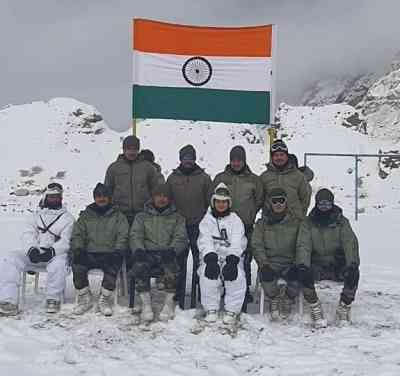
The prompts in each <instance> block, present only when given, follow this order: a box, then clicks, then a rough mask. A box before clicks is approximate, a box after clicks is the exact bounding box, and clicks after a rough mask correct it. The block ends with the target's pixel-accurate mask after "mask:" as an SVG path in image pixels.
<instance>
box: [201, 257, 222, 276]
mask: <svg viewBox="0 0 400 376" xmlns="http://www.w3.org/2000/svg"><path fill="white" fill-rule="evenodd" d="M203 260H204V262H205V263H206V270H205V271H204V275H205V276H206V277H207V278H208V279H213V280H216V279H218V277H219V273H220V272H221V269H220V267H219V265H218V255H217V254H216V253H215V252H210V253H207V254H206V255H205V256H204V259H203Z"/></svg>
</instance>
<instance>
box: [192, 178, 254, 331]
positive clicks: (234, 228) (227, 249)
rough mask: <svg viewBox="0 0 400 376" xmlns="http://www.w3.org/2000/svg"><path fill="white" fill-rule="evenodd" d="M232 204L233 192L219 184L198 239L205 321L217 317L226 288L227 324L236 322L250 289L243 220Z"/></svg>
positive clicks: (225, 317)
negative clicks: (244, 261) (245, 258)
mask: <svg viewBox="0 0 400 376" xmlns="http://www.w3.org/2000/svg"><path fill="white" fill-rule="evenodd" d="M231 206H232V198H231V193H230V191H229V189H228V187H227V186H226V185H225V184H224V183H220V184H219V185H218V186H217V187H216V188H215V191H214V194H213V195H212V197H211V207H210V208H209V209H208V211H207V213H206V215H205V216H204V218H203V220H202V221H201V222H200V236H199V239H198V247H199V251H200V266H199V269H198V275H199V278H200V291H201V303H202V305H203V307H204V309H205V311H206V316H205V321H207V322H215V321H216V320H217V317H218V311H219V307H220V299H221V290H222V288H223V287H224V288H225V301H224V303H225V304H224V305H225V312H224V317H223V322H224V324H226V325H234V324H235V323H236V322H237V320H238V318H239V314H240V311H241V309H242V304H243V302H244V299H245V295H246V288H247V284H246V276H245V272H244V265H243V253H244V251H245V249H246V246H247V239H246V236H245V231H244V225H243V222H242V220H241V219H240V218H239V216H238V215H237V214H235V213H233V212H231Z"/></svg>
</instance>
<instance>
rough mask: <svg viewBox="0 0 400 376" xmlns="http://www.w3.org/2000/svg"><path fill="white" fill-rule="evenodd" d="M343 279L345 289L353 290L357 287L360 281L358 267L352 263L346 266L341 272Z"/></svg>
mask: <svg viewBox="0 0 400 376" xmlns="http://www.w3.org/2000/svg"><path fill="white" fill-rule="evenodd" d="M343 279H344V282H345V285H346V287H348V288H350V289H353V288H355V287H356V286H357V285H358V281H359V279H360V270H359V268H358V266H357V265H356V264H354V263H352V264H351V265H349V266H347V267H346V268H345V269H344V270H343Z"/></svg>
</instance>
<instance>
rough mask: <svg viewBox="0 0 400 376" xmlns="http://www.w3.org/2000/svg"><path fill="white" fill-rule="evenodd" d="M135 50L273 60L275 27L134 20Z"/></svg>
mask: <svg viewBox="0 0 400 376" xmlns="http://www.w3.org/2000/svg"><path fill="white" fill-rule="evenodd" d="M133 49H135V50H138V51H142V52H152V53H164V54H175V55H192V56H193V55H194V56H197V55H200V56H236V57H271V54H272V25H264V26H250V27H234V28H229V27H202V26H188V25H175V24H170V23H165V22H158V21H150V20H144V19H134V22H133Z"/></svg>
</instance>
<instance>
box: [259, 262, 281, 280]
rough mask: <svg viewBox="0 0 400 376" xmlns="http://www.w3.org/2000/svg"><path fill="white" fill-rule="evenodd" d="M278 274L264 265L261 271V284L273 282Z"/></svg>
mask: <svg viewBox="0 0 400 376" xmlns="http://www.w3.org/2000/svg"><path fill="white" fill-rule="evenodd" d="M277 277H278V276H277V274H276V273H275V271H274V270H273V269H272V268H271V267H270V266H269V265H263V266H262V267H261V270H260V279H261V282H272V281H273V280H274V279H275V278H277Z"/></svg>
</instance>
